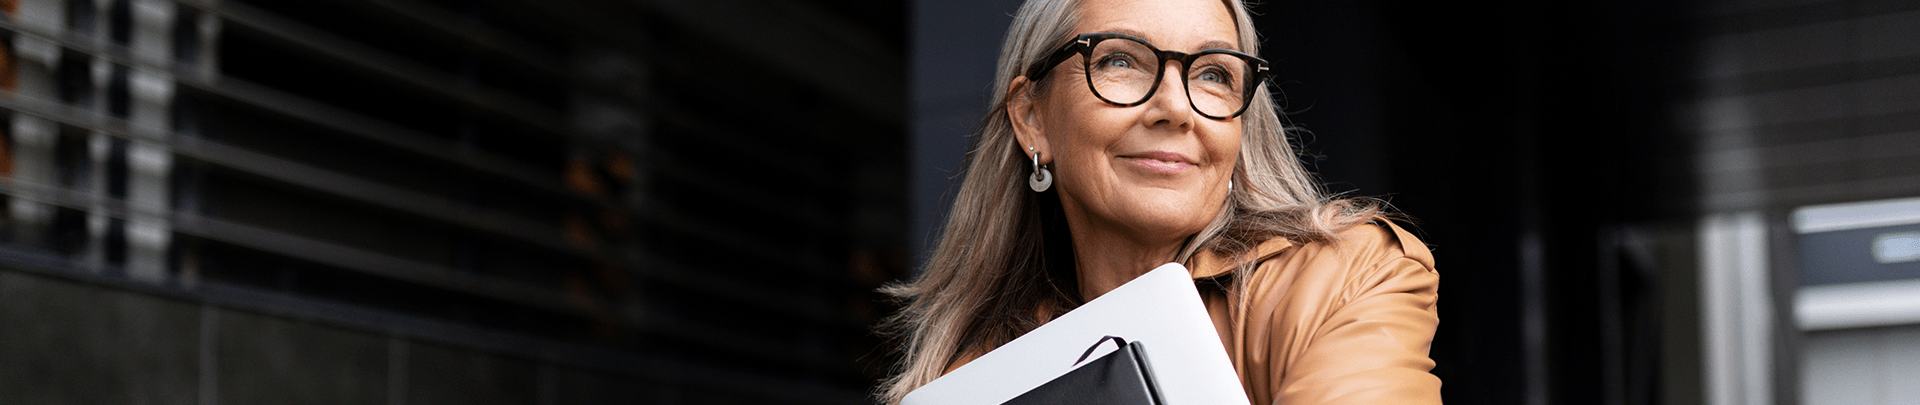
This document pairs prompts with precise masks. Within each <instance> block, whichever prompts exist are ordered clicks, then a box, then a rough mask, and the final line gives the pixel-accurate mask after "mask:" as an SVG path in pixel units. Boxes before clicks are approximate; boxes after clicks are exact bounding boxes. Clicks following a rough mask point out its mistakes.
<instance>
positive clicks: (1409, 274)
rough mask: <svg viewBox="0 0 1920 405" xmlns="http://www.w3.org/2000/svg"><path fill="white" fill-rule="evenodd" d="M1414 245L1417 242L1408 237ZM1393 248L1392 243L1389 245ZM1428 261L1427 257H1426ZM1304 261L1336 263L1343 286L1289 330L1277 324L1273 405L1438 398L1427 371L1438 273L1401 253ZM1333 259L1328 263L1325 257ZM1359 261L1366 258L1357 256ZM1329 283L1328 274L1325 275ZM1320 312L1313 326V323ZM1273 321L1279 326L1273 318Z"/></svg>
mask: <svg viewBox="0 0 1920 405" xmlns="http://www.w3.org/2000/svg"><path fill="white" fill-rule="evenodd" d="M1413 243H1419V242H1417V241H1416V242H1413ZM1389 250H1398V249H1389ZM1430 260H1431V259H1429V261H1428V263H1430ZM1315 262H1316V263H1314V264H1312V265H1310V266H1316V267H1318V266H1339V267H1349V268H1346V269H1332V268H1321V269H1309V270H1310V271H1340V272H1341V273H1344V274H1347V276H1346V277H1340V279H1343V280H1342V281H1343V282H1344V283H1345V285H1342V286H1340V287H1339V288H1337V289H1333V290H1334V291H1338V293H1336V295H1337V297H1324V298H1333V299H1332V300H1329V301H1330V302H1324V301H1323V303H1321V304H1322V305H1326V307H1324V308H1320V309H1319V310H1317V311H1312V312H1317V313H1319V316H1317V317H1309V318H1301V319H1299V320H1296V322H1300V323H1296V324H1293V325H1289V326H1290V327H1291V329H1293V330H1291V331H1286V332H1282V331H1279V330H1275V331H1273V332H1275V333H1274V337H1275V338H1276V339H1273V340H1271V341H1269V342H1268V343H1269V344H1271V345H1274V346H1275V347H1271V348H1270V349H1273V350H1274V352H1270V353H1272V354H1273V355H1276V356H1284V357H1278V358H1281V359H1286V360H1285V361H1280V362H1274V363H1273V364H1270V365H1269V366H1280V367H1284V369H1282V370H1271V372H1272V373H1273V374H1270V375H1275V376H1279V377H1280V378H1279V379H1278V381H1276V382H1274V383H1275V384H1276V385H1277V386H1276V387H1272V388H1273V390H1272V391H1269V392H1274V393H1276V394H1277V395H1275V397H1274V403H1276V404H1288V405H1303V404H1439V403H1441V401H1440V379H1439V377H1436V376H1434V375H1433V374H1432V373H1430V372H1429V371H1430V370H1432V369H1433V366H1434V363H1433V360H1432V359H1430V358H1428V352H1429V350H1430V348H1431V347H1432V342H1433V334H1434V329H1435V328H1436V327H1437V326H1438V325H1439V322H1440V321H1439V318H1438V317H1437V313H1436V309H1435V301H1436V299H1437V298H1438V289H1439V281H1440V279H1439V275H1438V274H1437V273H1436V272H1435V271H1433V270H1432V269H1431V268H1430V267H1429V264H1427V263H1422V262H1421V261H1419V260H1414V259H1411V258H1408V257H1406V256H1404V255H1390V256H1388V257H1386V258H1382V259H1381V260H1379V261H1373V263H1371V264H1372V265H1371V266H1367V267H1371V268H1351V266H1355V265H1363V266H1364V265H1366V263H1355V262H1351V261H1345V260H1327V261H1318V260H1316V261H1315ZM1329 262H1331V263H1329ZM1361 262H1365V261H1361ZM1330 281H1331V280H1330ZM1314 318H1318V319H1319V320H1318V325H1313V324H1311V323H1312V322H1314V320H1313V319H1314ZM1270 326H1272V327H1276V328H1280V327H1283V326H1282V323H1279V322H1276V323H1274V324H1272V325H1270Z"/></svg>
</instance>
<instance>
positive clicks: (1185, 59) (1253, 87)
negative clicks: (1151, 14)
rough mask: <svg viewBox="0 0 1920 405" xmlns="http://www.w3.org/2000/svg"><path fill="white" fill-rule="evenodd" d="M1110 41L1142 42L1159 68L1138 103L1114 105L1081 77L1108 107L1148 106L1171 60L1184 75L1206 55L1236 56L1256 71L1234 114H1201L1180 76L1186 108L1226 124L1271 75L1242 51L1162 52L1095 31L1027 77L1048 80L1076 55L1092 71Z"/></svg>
mask: <svg viewBox="0 0 1920 405" xmlns="http://www.w3.org/2000/svg"><path fill="white" fill-rule="evenodd" d="M1109 39H1125V40H1131V41H1134V42H1139V43H1140V44H1142V45H1146V46H1147V49H1150V50H1152V51H1153V56H1154V57H1155V58H1156V63H1155V65H1156V66H1155V67H1154V73H1153V83H1154V84H1153V86H1152V87H1149V88H1147V94H1145V95H1142V96H1140V101H1135V102H1132V103H1117V102H1114V101H1113V100H1110V99H1107V96H1105V95H1101V94H1100V90H1097V89H1095V88H1094V87H1093V75H1092V74H1086V75H1082V76H1086V80H1087V91H1088V92H1090V93H1093V96H1094V97H1097V98H1099V99H1100V101H1104V102H1106V103H1107V104H1111V105H1113V106H1116V107H1133V106H1137V105H1141V104H1146V103H1147V101H1150V100H1153V96H1154V95H1155V94H1156V93H1159V92H1160V81H1161V80H1164V79H1166V75H1167V61H1169V60H1177V61H1180V68H1181V71H1183V72H1184V71H1186V69H1191V68H1192V67H1193V61H1195V60H1199V59H1200V57H1203V56H1207V55H1214V54H1226V55H1229V56H1234V57H1237V58H1240V59H1242V60H1245V61H1247V62H1250V63H1248V66H1250V67H1252V68H1253V69H1252V70H1253V71H1252V72H1248V76H1249V77H1247V81H1246V83H1247V84H1246V86H1247V88H1246V89H1245V91H1244V92H1243V93H1242V95H1241V99H1240V108H1239V109H1235V110H1234V111H1233V113H1232V114H1227V115H1224V116H1218V117H1216V116H1212V115H1207V113H1206V112H1203V111H1200V106H1198V105H1195V104H1193V87H1192V85H1191V84H1189V83H1187V80H1189V79H1188V78H1187V75H1185V74H1182V75H1180V89H1181V90H1182V91H1186V92H1187V107H1188V108H1192V109H1193V112H1195V113H1199V114H1200V116H1203V117H1207V118H1211V119H1214V120H1219V121H1225V120H1229V119H1233V118H1234V117H1239V116H1240V115H1241V114H1245V113H1246V112H1247V106H1249V105H1252V104H1253V97H1254V95H1255V94H1256V93H1259V91H1260V86H1261V85H1262V84H1264V83H1266V80H1267V76H1268V75H1269V74H1270V73H1269V72H1268V65H1267V60H1266V59H1261V58H1260V57H1258V56H1253V55H1248V54H1246V53H1242V52H1240V51H1235V50H1231V49H1221V48H1212V49H1203V50H1200V52H1194V53H1191V54H1189V53H1186V52H1180V51H1168V50H1162V49H1160V47H1158V46H1154V45H1153V42H1150V41H1147V40H1146V39H1145V38H1140V37H1136V36H1132V35H1127V34H1121V33H1117V32H1094V33H1086V34H1080V35H1076V36H1074V37H1073V40H1072V41H1069V42H1067V44H1066V45H1062V46H1061V47H1060V49H1059V50H1056V51H1053V54H1051V55H1048V56H1047V58H1046V59H1045V60H1043V61H1042V62H1041V63H1039V64H1036V65H1033V67H1030V68H1027V74H1026V77H1027V80H1030V81H1033V82H1039V81H1041V80H1043V79H1046V76H1047V74H1048V73H1049V72H1052V71H1053V68H1055V67H1058V66H1059V65H1060V64H1061V63H1063V62H1066V61H1067V59H1068V58H1072V57H1073V56H1074V55H1079V56H1080V61H1081V66H1082V70H1085V71H1088V72H1091V71H1092V69H1093V48H1094V47H1095V46H1097V45H1099V44H1100V42H1101V41H1105V40H1109Z"/></svg>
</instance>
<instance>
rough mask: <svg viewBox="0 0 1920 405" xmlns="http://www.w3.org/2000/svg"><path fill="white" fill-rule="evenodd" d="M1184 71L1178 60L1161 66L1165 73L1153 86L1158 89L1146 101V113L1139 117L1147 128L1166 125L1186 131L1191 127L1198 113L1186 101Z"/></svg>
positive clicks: (1185, 75) (1189, 102) (1191, 104)
mask: <svg viewBox="0 0 1920 405" xmlns="http://www.w3.org/2000/svg"><path fill="white" fill-rule="evenodd" d="M1186 70H1187V69H1186V66H1181V64H1180V61H1178V60H1168V61H1167V66H1163V69H1162V70H1161V71H1162V72H1165V73H1162V74H1161V75H1160V82H1159V83H1155V84H1154V86H1157V87H1159V88H1158V89H1154V91H1153V97H1151V98H1150V99H1148V100H1147V104H1146V107H1147V111H1146V113H1145V114H1142V115H1141V117H1140V119H1141V120H1142V121H1143V122H1142V123H1143V124H1146V126H1147V127H1154V126H1160V125H1168V126H1172V127H1175V128H1179V129H1187V128H1188V127H1190V126H1192V125H1193V120H1194V116H1196V115H1198V112H1197V111H1194V110H1193V103H1192V102H1191V101H1189V100H1187V86H1186V80H1185V78H1186V77H1187V72H1186Z"/></svg>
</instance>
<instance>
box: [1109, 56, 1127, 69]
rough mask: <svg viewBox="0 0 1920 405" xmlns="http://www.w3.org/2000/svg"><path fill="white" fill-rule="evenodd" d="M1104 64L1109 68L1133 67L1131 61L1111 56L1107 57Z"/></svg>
mask: <svg viewBox="0 0 1920 405" xmlns="http://www.w3.org/2000/svg"><path fill="white" fill-rule="evenodd" d="M1106 65H1107V67H1111V68H1121V69H1126V68H1131V67H1133V62H1128V61H1127V60H1126V59H1125V58H1119V57H1113V58H1107V63H1106Z"/></svg>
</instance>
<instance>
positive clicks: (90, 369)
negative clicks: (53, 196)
mask: <svg viewBox="0 0 1920 405" xmlns="http://www.w3.org/2000/svg"><path fill="white" fill-rule="evenodd" d="M0 303H4V304H0V404H202V405H214V404H248V405H272V404H315V405H321V404H326V405H334V404H396V405H397V404H406V405H433V404H462V405H466V404H473V405H487V404H502V405H505V404H528V405H533V404H593V403H616V404H632V403H693V402H697V403H716V402H715V401H720V402H722V403H724V402H725V401H726V399H727V397H728V396H729V395H728V394H727V393H721V392H696V391H693V390H690V389H688V388H683V387H681V388H670V387H667V386H666V385H664V384H660V383H657V382H650V381H646V380H644V379H640V378H633V377H628V376H622V375H618V374H613V373H604V372H597V371H590V370H581V369H575V368H569V367H562V366H558V365H554V364H548V363H542V362H537V361H533V360H528V359H524V358H517V357H513V356H506V355H500V354H496V353H488V352H484V351H479V350H473V349H467V348H462V347H457V346H452V345H445V344H439V343H433V342H423V341H418V340H415V339H407V338H398V337H394V336H392V335H389V334H385V333H380V332H369V331H365V330H360V329H355V328H348V327H341V326H336V325H331V324H327V323H323V322H315V321H308V320H302V319H293V318H289V317H281V316H271V315H262V314H258V313H255V312H251V311H243V310H236V309H231V308H223V307H219V306H213V305H207V304H202V303H199V302H191V301H184V300H178V299H173V298H166V297H159V296H155V295H153V294H148V293H144V292H135V291H127V290H122V289H119V288H116V287H102V286H98V285H94V284H90V283H86V282H81V281H74V280H70V279H65V278H59V277H50V276H47V275H43V274H38V273H25V272H16V271H8V270H0ZM209 370H211V371H210V372H209ZM741 403H746V402H741Z"/></svg>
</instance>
